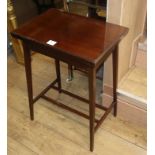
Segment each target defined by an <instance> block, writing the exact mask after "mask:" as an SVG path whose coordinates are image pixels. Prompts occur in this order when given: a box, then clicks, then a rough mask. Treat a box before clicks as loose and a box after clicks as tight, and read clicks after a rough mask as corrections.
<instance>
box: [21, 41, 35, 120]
mask: <svg viewBox="0 0 155 155" xmlns="http://www.w3.org/2000/svg"><path fill="white" fill-rule="evenodd" d="M23 49H24V62H25V73H26V81H27V90H28V100H29V109H30V118H31V120H34V110H33V88H32V69H31V51H30V49H29V48H28V46H27V45H26V44H25V43H23Z"/></svg>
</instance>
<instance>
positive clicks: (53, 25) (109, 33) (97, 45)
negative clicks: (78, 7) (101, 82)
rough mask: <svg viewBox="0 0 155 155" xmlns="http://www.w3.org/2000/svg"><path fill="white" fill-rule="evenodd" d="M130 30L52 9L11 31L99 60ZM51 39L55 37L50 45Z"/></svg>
mask: <svg viewBox="0 0 155 155" xmlns="http://www.w3.org/2000/svg"><path fill="white" fill-rule="evenodd" d="M127 32H128V28H125V27H122V26H119V25H115V24H110V23H107V22H104V21H100V20H97V19H92V18H87V17H83V16H79V15H75V14H70V13H66V12H61V11H59V10H57V9H50V10H48V11H47V12H45V13H43V14H41V15H39V16H37V17H35V18H33V19H32V20H30V21H29V22H27V23H25V24H24V25H22V26H21V27H19V28H18V29H16V30H15V31H13V32H12V33H11V34H12V35H13V36H14V37H16V38H18V39H21V40H23V41H29V42H32V43H38V44H40V45H41V46H46V47H48V48H50V49H51V52H52V49H56V51H57V52H58V53H57V54H58V55H59V51H61V52H63V53H64V54H67V55H71V56H74V57H77V58H80V59H81V60H84V61H87V62H89V63H92V64H96V63H97V62H98V61H100V60H101V59H103V57H104V56H105V54H106V52H108V50H110V49H111V48H112V47H113V46H114V45H116V44H117V43H118V42H119V41H120V40H121V38H122V37H123V36H125V35H126V34H127ZM49 40H52V41H56V44H55V45H49V44H47V42H48V41H49Z"/></svg>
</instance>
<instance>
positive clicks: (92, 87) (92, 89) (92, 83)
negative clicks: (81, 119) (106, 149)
mask: <svg viewBox="0 0 155 155" xmlns="http://www.w3.org/2000/svg"><path fill="white" fill-rule="evenodd" d="M88 81H89V116H90V120H89V132H90V151H93V150H94V118H95V97H96V70H95V69H90V70H89V72H88Z"/></svg>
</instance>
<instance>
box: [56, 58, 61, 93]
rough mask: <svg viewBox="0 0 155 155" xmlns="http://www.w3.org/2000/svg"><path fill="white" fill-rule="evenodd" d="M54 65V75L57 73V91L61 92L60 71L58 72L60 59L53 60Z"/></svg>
mask: <svg viewBox="0 0 155 155" xmlns="http://www.w3.org/2000/svg"><path fill="white" fill-rule="evenodd" d="M55 66H56V75H57V80H58V90H59V93H61V73H60V61H59V60H57V59H56V60H55Z"/></svg>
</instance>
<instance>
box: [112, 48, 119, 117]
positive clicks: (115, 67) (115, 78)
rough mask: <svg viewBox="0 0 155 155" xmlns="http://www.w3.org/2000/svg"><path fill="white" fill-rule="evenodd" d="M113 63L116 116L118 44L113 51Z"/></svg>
mask: <svg viewBox="0 0 155 155" xmlns="http://www.w3.org/2000/svg"><path fill="white" fill-rule="evenodd" d="M112 63H113V102H115V104H114V116H115V117H116V116H117V76H118V75H117V74H118V46H116V47H115V49H114V51H113V53H112Z"/></svg>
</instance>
